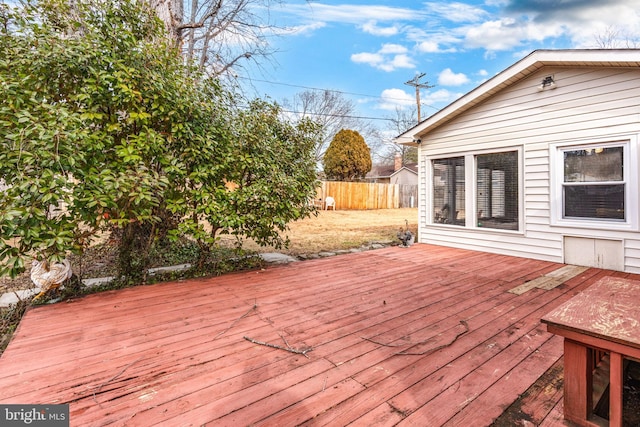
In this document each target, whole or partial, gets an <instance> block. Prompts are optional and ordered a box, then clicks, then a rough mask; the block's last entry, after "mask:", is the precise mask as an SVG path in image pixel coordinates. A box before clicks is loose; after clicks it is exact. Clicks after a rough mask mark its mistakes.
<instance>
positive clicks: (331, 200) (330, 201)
mask: <svg viewBox="0 0 640 427" xmlns="http://www.w3.org/2000/svg"><path fill="white" fill-rule="evenodd" d="M330 207H332V208H333V210H334V211H335V210H336V199H334V198H333V197H331V196H327V198H326V199H324V208H325V209H326V210H329V208H330Z"/></svg>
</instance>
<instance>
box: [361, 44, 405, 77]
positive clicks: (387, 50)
mask: <svg viewBox="0 0 640 427" xmlns="http://www.w3.org/2000/svg"><path fill="white" fill-rule="evenodd" d="M405 52H408V49H407V48H405V47H404V46H401V45H398V44H391V43H387V44H384V45H383V46H382V47H381V48H380V50H378V52H375V53H371V52H360V53H354V54H353V55H351V60H352V61H353V62H355V63H358V64H367V65H369V66H371V67H374V68H377V69H379V70H382V71H387V72H390V71H395V70H397V69H398V68H415V66H416V64H415V62H414V61H413V59H412V58H411V57H409V55H407V54H406V53H405Z"/></svg>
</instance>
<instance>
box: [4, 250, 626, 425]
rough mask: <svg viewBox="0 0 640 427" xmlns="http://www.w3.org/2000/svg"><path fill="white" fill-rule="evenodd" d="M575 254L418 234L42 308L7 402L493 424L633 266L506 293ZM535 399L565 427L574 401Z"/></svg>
mask: <svg viewBox="0 0 640 427" xmlns="http://www.w3.org/2000/svg"><path fill="white" fill-rule="evenodd" d="M560 267H562V265H561V264H555V263H551V262H547V261H538V260H529V259H522V258H514V257H508V256H504V255H492V254H486V253H480V252H472V251H464V250H458V249H452V248H444V247H436V246H430V245H414V246H413V247H411V248H409V249H405V248H387V249H382V250H376V251H369V252H364V253H357V254H348V255H343V256H338V257H332V258H325V259H319V260H312V261H305V262H299V263H292V264H288V265H284V266H273V267H269V268H267V269H265V270H260V271H251V272H242V273H233V274H228V275H225V276H221V277H216V278H206V279H197V280H188V281H183V282H172V283H163V284H157V285H153V286H146V287H138V288H131V289H125V290H121V291H110V292H105V293H102V294H96V295H91V296H88V297H85V298H81V299H77V300H74V301H70V302H63V303H59V304H55V305H51V306H45V307H38V308H34V309H31V310H29V311H28V313H27V315H26V316H25V318H24V320H23V321H22V323H21V325H20V326H19V328H18V331H17V333H16V335H15V337H14V339H13V341H12V342H11V344H10V345H9V347H8V349H7V350H6V351H5V353H4V355H3V356H2V358H0V403H69V404H70V408H71V424H72V425H82V426H98V425H127V426H129V425H131V426H135V425H139V426H148V425H162V424H164V425H202V424H206V423H211V425H216V426H219V425H223V426H224V425H233V426H237V425H248V424H256V425H265V426H267V425H298V424H305V425H314V426H316V425H318V426H319V425H347V424H352V425H366V426H374V425H375V426H385V425H397V424H400V425H445V424H449V425H471V424H473V425H489V424H491V422H492V421H493V420H494V419H496V418H497V417H498V416H500V414H501V413H502V411H503V410H504V408H507V407H508V406H509V405H511V403H513V402H514V401H516V399H517V398H518V396H519V395H520V394H522V393H524V392H525V391H526V390H527V389H528V388H529V387H530V386H531V385H532V384H534V383H535V382H536V381H537V380H538V378H539V377H540V376H542V375H543V374H544V373H545V372H546V371H547V370H548V369H549V368H550V367H551V366H557V365H554V364H557V363H559V362H558V360H561V356H562V345H561V340H560V339H559V338H558V337H554V336H552V335H551V334H549V333H547V332H546V330H545V329H544V327H543V326H541V325H540V321H539V320H540V318H541V317H542V316H543V315H545V314H546V313H547V312H549V311H551V310H552V309H553V308H555V307H557V306H558V305H560V304H561V303H562V302H564V301H566V300H567V299H569V298H570V297H572V296H574V295H576V294H577V293H578V292H579V291H580V290H581V289H584V288H586V287H588V286H589V285H590V284H592V283H594V282H595V281H596V280H598V279H599V278H601V277H604V276H607V275H610V276H618V277H626V276H633V275H628V274H625V273H619V272H611V271H604V270H598V269H589V270H587V271H585V272H584V273H582V274H579V275H578V276H576V277H574V278H572V279H570V280H568V281H566V282H565V283H564V284H562V285H560V286H558V287H557V288H555V289H552V290H542V289H532V290H530V291H528V292H525V293H524V294H522V295H515V294H512V293H510V292H508V290H509V289H512V288H513V287H515V286H519V285H522V284H523V283H525V282H526V281H528V280H533V279H535V278H537V277H540V276H542V275H544V274H546V273H549V272H551V271H554V270H556V269H558V268H560ZM633 277H635V278H637V277H638V276H633ZM462 320H464V321H466V322H467V324H468V326H469V331H468V332H467V333H465V334H462V335H460V336H458V337H457V338H456V335H458V334H460V332H462V331H464V326H463V324H462V323H461V321H462ZM244 336H248V337H251V338H253V339H256V340H259V341H265V342H269V343H272V344H277V345H280V346H286V345H287V344H286V343H288V344H289V345H291V346H292V347H294V348H304V347H312V349H313V350H312V351H310V352H309V353H307V355H308V357H309V358H308V359H307V358H306V357H305V356H303V355H299V354H291V353H288V352H285V351H283V350H279V349H274V348H269V347H264V346H260V345H257V344H254V343H251V342H249V341H247V340H245V339H243V337H244ZM454 339H455V341H454ZM285 340H286V343H285ZM441 345H446V347H444V348H442V349H440V350H438V351H435V352H430V351H429V349H432V348H434V347H438V346H441ZM404 350H408V351H411V352H424V354H421V355H398V354H397V353H398V352H401V351H404ZM558 398H559V396H556V395H554V397H553V398H552V400H553V399H558ZM549 402H550V401H549V400H548V399H547V400H546V401H545V404H546V405H547V406H548V405H549ZM524 403H526V402H523V404H524ZM528 404H529V405H530V407H533V406H535V405H532V402H529V403H528ZM531 410H532V411H533V410H536V411H537V414H538V415H537V416H538V417H539V418H538V419H539V420H540V421H541V422H543V423H545V422H546V423H547V425H549V426H560V425H563V421H562V405H561V402H560V403H558V404H557V405H556V406H555V407H554V408H553V409H550V408H547V409H546V410H545V411H546V412H547V414H544V415H540V411H539V410H537V409H531Z"/></svg>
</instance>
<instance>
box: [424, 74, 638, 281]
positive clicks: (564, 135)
mask: <svg viewBox="0 0 640 427" xmlns="http://www.w3.org/2000/svg"><path fill="white" fill-rule="evenodd" d="M549 74H553V75H554V78H555V81H556V83H557V88H556V89H553V90H545V91H542V92H539V91H538V90H537V86H538V85H539V84H540V82H541V81H542V79H543V78H544V77H545V76H547V75H549ZM638 133H640V69H637V68H635V69H629V68H611V69H605V68H594V69H592V68H586V67H585V68H542V69H541V70H538V71H537V72H535V73H534V74H532V75H530V76H528V77H526V78H525V79H523V80H521V81H519V82H517V83H515V84H513V85H511V86H508V87H505V88H503V89H502V91H500V92H498V93H497V94H496V95H494V96H493V97H491V98H489V99H487V100H485V101H484V102H482V103H480V104H478V105H476V106H474V107H472V108H470V109H469V110H468V111H466V112H465V113H463V114H461V115H459V116H458V117H456V118H454V119H453V120H451V121H450V122H448V123H446V124H444V125H442V126H439V127H437V128H435V129H433V130H432V131H431V132H429V133H428V134H427V135H423V136H422V144H421V147H420V161H421V172H422V171H425V170H427V169H426V166H427V165H428V163H427V161H428V160H430V159H432V158H437V157H453V156H459V155H464V154H465V153H468V152H470V151H482V150H500V149H509V148H513V147H523V151H522V155H523V169H524V170H523V179H522V181H521V182H522V183H523V188H521V191H522V192H523V198H524V210H523V212H521V215H522V216H523V218H524V227H523V230H519V232H500V231H491V232H487V230H486V229H478V228H465V227H452V226H449V227H447V226H431V225H428V224H427V223H426V221H427V218H428V217H429V216H430V215H429V213H428V205H429V204H430V200H431V194H429V191H430V189H429V188H426V187H427V185H426V184H427V183H428V182H429V181H430V180H429V179H428V177H426V176H424V175H423V174H421V175H420V183H421V193H420V196H421V197H420V211H421V213H420V221H421V227H420V241H423V242H428V243H433V244H439V245H446V246H453V247H459V248H465V249H472V250H482V251H486V252H493V253H500V254H510V255H516V256H524V257H530V258H536V259H544V260H551V261H557V262H562V260H563V236H575V237H589V238H604V239H619V240H621V241H623V242H624V245H623V246H624V251H625V252H624V254H625V271H629V272H634V273H637V272H640V233H638V232H630V231H608V230H597V229H574V228H569V227H556V226H551V221H550V215H551V194H552V193H551V188H550V185H551V175H550V169H551V165H550V164H549V163H550V151H549V150H550V148H549V147H550V144H555V143H565V142H574V141H577V142H580V143H586V142H589V140H590V139H602V138H611V140H613V141H615V140H616V139H617V138H620V137H623V136H628V135H635V134H638ZM632 184H634V185H638V183H632Z"/></svg>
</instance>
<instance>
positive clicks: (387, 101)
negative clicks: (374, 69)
mask: <svg viewBox="0 0 640 427" xmlns="http://www.w3.org/2000/svg"><path fill="white" fill-rule="evenodd" d="M380 98H382V101H381V102H380V104H378V108H379V109H381V110H389V111H394V110H395V109H396V108H397V107H400V108H401V107H408V106H411V105H415V103H416V97H415V95H411V94H409V93H407V92H405V91H404V90H402V89H395V88H394V89H385V90H383V91H382V93H381V94H380Z"/></svg>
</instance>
